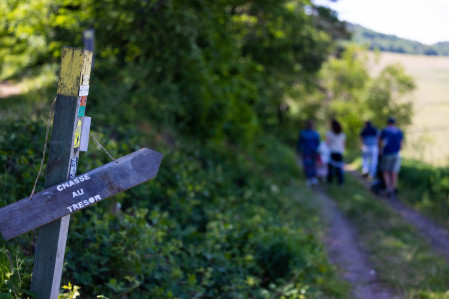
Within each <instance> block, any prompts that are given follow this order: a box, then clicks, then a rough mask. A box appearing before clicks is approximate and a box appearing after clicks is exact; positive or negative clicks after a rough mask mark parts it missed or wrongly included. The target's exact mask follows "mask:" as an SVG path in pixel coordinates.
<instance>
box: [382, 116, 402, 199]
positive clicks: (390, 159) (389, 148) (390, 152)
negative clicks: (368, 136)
mask: <svg viewBox="0 0 449 299" xmlns="http://www.w3.org/2000/svg"><path fill="white" fill-rule="evenodd" d="M403 138H404V137H403V133H402V131H401V130H400V129H399V128H398V127H396V120H395V119H394V118H393V117H389V118H388V121H387V126H386V127H385V128H384V129H383V130H382V132H381V133H380V138H379V142H380V146H379V147H380V148H381V149H382V157H381V164H380V166H381V170H382V173H383V177H384V180H385V185H386V188H387V195H388V196H389V197H394V196H395V195H396V191H397V189H396V187H397V183H398V173H399V170H400V168H401V157H400V155H399V152H400V151H401V148H402V140H403Z"/></svg>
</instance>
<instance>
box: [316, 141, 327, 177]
mask: <svg viewBox="0 0 449 299" xmlns="http://www.w3.org/2000/svg"><path fill="white" fill-rule="evenodd" d="M329 154H330V153H329V147H328V146H327V144H326V142H324V141H321V142H320V145H319V146H318V158H317V162H316V175H317V177H318V179H319V180H321V181H324V180H326V178H327V172H328V166H327V164H328V163H329Z"/></svg>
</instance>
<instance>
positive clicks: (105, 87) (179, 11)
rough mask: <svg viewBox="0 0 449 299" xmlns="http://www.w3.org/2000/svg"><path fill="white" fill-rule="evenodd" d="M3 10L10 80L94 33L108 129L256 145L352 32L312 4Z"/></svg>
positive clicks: (95, 90)
mask: <svg viewBox="0 0 449 299" xmlns="http://www.w3.org/2000/svg"><path fill="white" fill-rule="evenodd" d="M1 5H2V6H1V9H0V10H1V12H0V16H2V17H3V18H1V19H2V21H1V22H0V40H1V41H3V44H5V45H9V47H4V48H3V49H2V50H1V51H0V65H1V66H2V69H1V70H0V74H1V75H0V79H11V78H19V77H21V76H23V75H32V73H27V72H26V70H32V71H33V72H34V74H36V73H39V71H40V70H41V69H43V68H45V67H46V66H48V64H50V65H54V64H55V63H57V59H58V58H59V56H60V52H61V47H62V46H63V45H70V46H81V42H82V39H81V37H82V32H83V31H84V30H85V29H88V28H93V29H95V32H96V40H95V44H96V57H95V68H94V72H93V75H92V79H91V82H92V88H91V95H92V96H93V97H95V98H96V99H98V105H97V106H96V107H94V108H93V112H94V113H95V114H102V115H103V117H98V119H99V120H102V121H103V122H102V123H103V124H112V123H117V122H130V121H135V122H138V121H137V120H138V119H143V118H150V119H152V120H154V121H156V122H158V123H163V124H168V125H176V126H177V128H178V130H180V131H181V132H182V133H183V134H188V135H195V136H198V137H200V138H203V139H209V140H210V139H212V140H216V141H217V142H219V141H221V140H224V139H227V140H231V141H232V142H237V141H238V142H243V143H247V144H250V143H251V142H252V141H253V139H254V138H255V136H257V134H258V133H260V132H262V130H261V129H271V130H273V129H276V128H277V127H278V126H283V125H284V124H283V119H284V118H285V117H286V115H285V109H281V107H282V104H283V97H284V94H285V93H286V92H287V91H289V90H290V89H291V85H292V84H293V83H301V84H308V82H310V81H311V79H312V78H313V77H314V74H315V73H316V72H317V71H318V70H319V68H320V66H321V64H322V62H323V61H324V60H325V59H326V57H327V56H328V54H329V53H330V52H331V50H332V45H333V39H335V38H338V37H341V36H344V33H345V32H344V29H343V27H342V26H341V23H340V22H339V21H338V19H337V18H336V17H335V16H334V15H332V13H331V12H330V11H329V10H326V9H325V8H322V7H321V8H320V7H314V6H313V5H311V3H310V2H309V1H307V0H301V1H291V0H283V1H273V0H265V1H257V2H254V1H244V0H239V1H231V2H229V1H212V2H211V1H204V0H189V1H157V0H152V1H141V0H131V1H102V2H98V1H92V0H77V1H65V0H36V1H32V2H31V3H22V2H20V1H19V2H17V1H12V0H8V1H6V2H5V3H2V4H1ZM36 12H39V13H36ZM42 15H45V17H42ZM329 26H335V30H333V31H332V32H331V35H329V34H328V33H327V31H328V27H329ZM97 107H98V108H97ZM104 109H107V110H108V111H109V112H110V115H114V116H113V117H105V116H104V113H103V111H104Z"/></svg>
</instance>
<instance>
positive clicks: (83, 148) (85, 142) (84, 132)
mask: <svg viewBox="0 0 449 299" xmlns="http://www.w3.org/2000/svg"><path fill="white" fill-rule="evenodd" d="M91 120H92V119H91V118H90V117H89V116H85V117H83V125H82V129H81V142H80V152H87V147H88V146H89V133H90V122H91Z"/></svg>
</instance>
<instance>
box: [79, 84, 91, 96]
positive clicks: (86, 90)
mask: <svg viewBox="0 0 449 299" xmlns="http://www.w3.org/2000/svg"><path fill="white" fill-rule="evenodd" d="M88 94H89V85H81V86H80V92H79V94H78V96H80V97H82V96H87V95H88Z"/></svg>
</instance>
